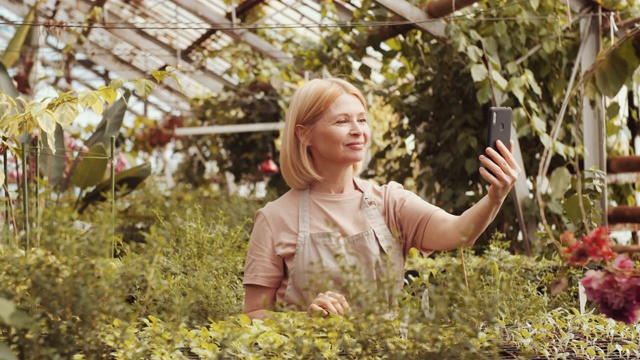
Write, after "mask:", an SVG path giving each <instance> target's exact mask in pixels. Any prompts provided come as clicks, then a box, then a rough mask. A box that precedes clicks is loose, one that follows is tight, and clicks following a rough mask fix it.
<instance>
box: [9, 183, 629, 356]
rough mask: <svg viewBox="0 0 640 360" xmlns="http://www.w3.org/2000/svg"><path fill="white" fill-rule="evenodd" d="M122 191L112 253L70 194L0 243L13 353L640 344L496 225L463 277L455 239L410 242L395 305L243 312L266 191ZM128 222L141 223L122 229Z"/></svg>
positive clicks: (479, 350) (546, 350) (553, 350)
mask: <svg viewBox="0 0 640 360" xmlns="http://www.w3.org/2000/svg"><path fill="white" fill-rule="evenodd" d="M156 185H160V184H156ZM143 199H144V200H143ZM128 200H129V201H124V200H123V201H120V202H119V205H118V213H119V216H118V221H117V224H116V225H117V229H118V230H117V236H118V237H121V239H122V241H121V242H119V244H118V249H117V254H118V256H117V258H114V259H112V258H109V257H105V255H106V254H107V253H108V251H107V249H108V248H109V245H110V244H109V235H108V234H110V230H109V228H110V224H108V222H100V221H97V222H95V223H94V224H90V226H84V227H79V226H78V225H79V223H78V221H79V220H81V219H78V218H77V213H75V212H73V211H72V209H73V204H70V203H67V202H62V203H60V205H59V206H58V207H57V208H56V211H55V212H54V211H52V210H50V209H47V210H45V214H44V215H43V217H44V219H45V221H44V223H43V224H42V238H41V240H40V242H39V244H38V246H37V247H36V248H34V249H31V250H30V251H28V252H25V251H23V250H19V249H16V248H11V247H7V246H6V245H4V244H3V245H1V246H0V261H2V263H3V264H6V266H3V267H2V268H1V269H0V282H1V283H2V284H3V286H2V289H0V298H2V299H6V300H7V301H9V302H11V304H15V307H12V309H15V310H18V311H20V312H23V313H28V314H29V318H31V319H32V321H30V322H26V323H20V324H18V323H6V322H2V321H0V323H1V324H0V342H4V343H5V344H7V345H8V346H10V351H11V352H12V353H13V354H16V355H17V356H18V357H20V358H51V359H54V358H71V357H74V356H80V357H81V358H106V357H112V358H116V359H134V358H154V357H155V358H187V357H188V356H191V357H193V356H196V355H197V356H199V357H200V358H202V359H205V358H229V357H233V358H271V357H277V358H306V357H314V358H315V357H321V358H354V359H355V358H398V359H419V358H433V359H439V358H442V359H444V358H451V357H454V358H462V359H467V358H468V359H492V358H496V357H497V356H499V354H501V353H502V352H503V351H506V350H505V349H509V350H508V351H510V352H512V353H516V354H521V355H528V354H536V355H546V356H549V357H551V358H555V357H556V355H558V354H562V353H568V354H576V356H583V355H585V354H587V355H588V354H590V352H591V351H596V353H598V354H601V351H602V353H606V354H613V353H615V352H616V351H618V352H620V351H621V352H622V354H625V353H627V352H628V353H629V354H635V352H634V351H637V349H634V348H632V346H631V345H629V344H630V343H631V342H632V341H633V340H632V339H633V338H634V337H637V336H638V334H637V331H636V330H635V328H634V327H622V326H620V325H619V324H617V323H614V322H612V321H610V320H607V319H605V318H604V317H600V316H598V315H594V314H593V313H588V314H584V315H581V314H578V313H576V312H575V311H574V310H573V308H575V307H577V278H578V277H579V275H580V273H581V272H580V271H578V270H574V269H566V268H563V267H561V266H559V262H557V261H555V260H544V259H541V260H536V259H534V258H528V257H523V256H517V255H511V254H510V253H509V252H508V251H507V247H508V243H507V242H505V241H504V239H501V238H500V236H498V237H496V241H495V242H493V243H492V244H491V245H490V246H489V247H488V249H487V251H485V252H484V253H483V255H482V256H479V255H475V254H473V253H472V252H470V251H466V252H465V264H466V276H467V277H468V280H469V288H468V289H467V288H466V286H465V284H464V281H463V279H464V277H465V273H464V270H463V267H462V263H461V259H460V258H459V257H457V256H456V255H454V254H455V252H453V253H441V254H438V255H436V256H430V257H425V256H422V255H420V254H418V253H417V252H412V253H411V254H410V256H409V259H408V262H407V266H406V267H407V269H408V270H412V271H413V275H412V276H409V277H407V279H408V283H407V285H406V286H405V287H404V290H403V292H402V296H401V297H400V299H399V300H400V302H399V308H398V311H397V314H396V316H395V317H384V316H381V314H379V313H364V312H358V311H354V312H352V313H351V314H350V315H348V316H346V317H339V316H331V317H330V318H327V319H325V318H309V317H308V316H307V315H306V314H304V313H291V312H289V313H273V314H272V318H271V319H268V320H264V321H254V322H253V323H252V322H251V321H250V320H249V319H248V318H247V317H246V316H244V315H238V314H239V313H240V312H241V309H242V301H243V293H244V291H243V288H242V285H241V281H242V266H243V263H244V257H245V254H246V245H247V239H248V236H249V233H248V232H249V230H250V225H249V223H248V219H249V218H250V216H252V214H253V212H254V211H255V210H256V209H257V208H259V207H261V206H262V205H263V201H264V200H257V199H246V198H239V197H226V196H222V195H220V194H218V193H215V192H211V191H209V190H207V189H206V188H200V189H199V190H196V191H194V190H192V189H189V188H188V186H185V185H180V186H178V187H177V188H174V189H173V191H171V192H165V191H162V190H161V188H158V187H156V186H155V185H154V186H149V187H147V188H144V189H140V190H139V191H137V192H135V193H133V194H131V196H130V197H129V198H128ZM108 211H109V209H108V208H106V207H103V206H96V207H92V208H90V211H87V213H85V216H87V217H90V218H93V219H99V218H106V217H107V216H108V215H107V213H108ZM131 228H137V229H138V230H139V233H140V236H139V237H135V238H133V237H131V236H130V235H127V232H130V230H131ZM560 278H567V279H568V280H569V284H568V286H569V291H566V292H563V293H561V294H559V295H553V293H552V285H553V284H554V283H555V282H556V281H558V280H559V279H560ZM425 291H426V292H427V293H428V306H426V305H425V304H426V303H427V302H425V295H424V294H425ZM5 303H6V301H2V302H0V310H1V309H5V308H4V307H2V306H3V304H5ZM591 311H592V310H591ZM2 314H4V310H2V311H0V315H2ZM18 325H21V326H18ZM614 330H615V334H616V335H615V338H614V337H613V335H610V334H611V332H612V331H614ZM572 338H573V339H582V340H580V341H583V342H584V343H585V345H584V346H582V345H580V344H576V343H574V342H571V341H570V339H572ZM596 338H598V339H605V341H607V343H604V345H603V342H602V340H600V341H596V340H595V339H596ZM625 340H626V341H629V343H626V342H624V341H625ZM609 343H610V344H611V345H610V346H609V345H607V344H609ZM615 344H620V346H621V348H620V349H618V348H617V347H616V346H615ZM590 348H592V349H591V350H589V349H590ZM1 351H3V349H2V348H0V352H1ZM5 351H6V349H5ZM585 356H586V355H585Z"/></svg>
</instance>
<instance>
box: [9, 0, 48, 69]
mask: <svg viewBox="0 0 640 360" xmlns="http://www.w3.org/2000/svg"><path fill="white" fill-rule="evenodd" d="M44 2H45V0H39V1H38V2H37V3H35V4H34V5H33V6H32V7H31V9H30V10H29V12H28V13H27V15H26V16H25V17H24V19H23V20H22V25H20V26H19V27H18V30H16V33H15V34H14V35H13V38H12V39H11V40H10V41H9V45H7V48H6V49H5V51H4V53H3V54H2V57H0V61H1V62H2V63H3V64H4V66H5V67H7V68H10V67H11V66H12V65H13V64H14V63H15V62H16V61H18V59H19V58H20V53H21V52H22V46H23V45H24V42H25V40H26V39H27V36H28V35H29V30H30V29H31V24H32V23H33V20H34V19H35V17H36V10H38V8H39V7H40V5H42V4H43V3H44Z"/></svg>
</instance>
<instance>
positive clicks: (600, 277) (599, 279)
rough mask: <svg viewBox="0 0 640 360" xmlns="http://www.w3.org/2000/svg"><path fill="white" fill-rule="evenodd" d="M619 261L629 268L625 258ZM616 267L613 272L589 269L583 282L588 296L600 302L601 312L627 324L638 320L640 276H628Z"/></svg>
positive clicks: (625, 267)
mask: <svg viewBox="0 0 640 360" xmlns="http://www.w3.org/2000/svg"><path fill="white" fill-rule="evenodd" d="M626 260H629V259H626ZM629 261H630V260H629ZM618 263H620V265H621V266H624V269H628V268H627V266H629V264H628V262H627V261H625V259H624V258H623V259H621V260H619V261H618ZM631 268H633V263H631ZM615 269H616V268H614V271H613V272H612V271H604V270H597V271H596V270H589V271H587V272H586V274H585V276H584V278H583V279H582V281H581V284H582V286H584V288H585V292H586V295H587V298H588V299H589V300H591V301H593V302H595V303H597V304H598V306H599V310H600V313H602V314H604V315H605V316H607V317H608V318H611V319H614V320H617V321H622V322H624V323H625V324H632V323H634V322H636V321H637V320H638V309H640V278H637V277H631V276H628V275H627V274H626V273H625V272H622V271H615ZM618 269H622V268H618Z"/></svg>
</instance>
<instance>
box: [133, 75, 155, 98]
mask: <svg viewBox="0 0 640 360" xmlns="http://www.w3.org/2000/svg"><path fill="white" fill-rule="evenodd" d="M133 85H134V87H135V89H136V92H137V93H138V95H140V96H141V97H143V98H146V97H147V96H149V94H151V93H152V92H153V90H154V89H155V88H156V84H154V83H153V82H152V81H151V80H147V79H135V80H133Z"/></svg>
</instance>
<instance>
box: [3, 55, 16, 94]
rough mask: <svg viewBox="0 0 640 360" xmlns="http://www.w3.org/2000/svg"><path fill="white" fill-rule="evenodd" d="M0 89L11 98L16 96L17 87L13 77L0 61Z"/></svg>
mask: <svg viewBox="0 0 640 360" xmlns="http://www.w3.org/2000/svg"><path fill="white" fill-rule="evenodd" d="M0 91H2V92H3V93H5V94H7V95H9V96H10V97H12V98H13V99H15V98H17V97H18V89H16V86H15V85H14V84H13V79H12V78H11V76H9V72H8V71H7V68H6V67H5V66H4V64H3V63H2V62H0Z"/></svg>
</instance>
